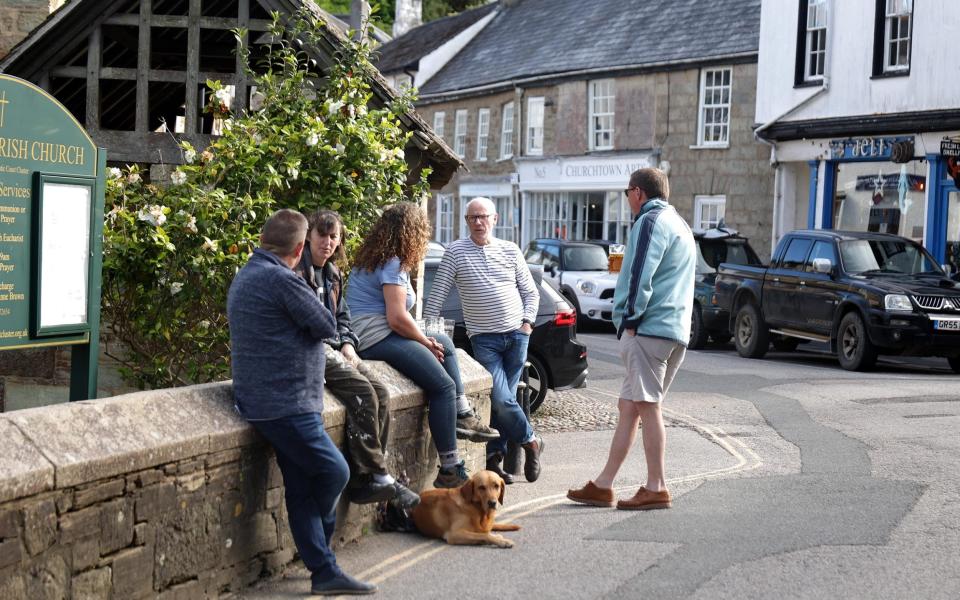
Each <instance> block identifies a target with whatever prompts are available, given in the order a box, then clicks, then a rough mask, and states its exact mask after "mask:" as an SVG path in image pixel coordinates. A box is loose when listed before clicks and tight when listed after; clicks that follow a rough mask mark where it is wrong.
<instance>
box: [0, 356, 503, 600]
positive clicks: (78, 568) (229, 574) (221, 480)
mask: <svg viewBox="0 0 960 600" xmlns="http://www.w3.org/2000/svg"><path fill="white" fill-rule="evenodd" d="M460 364H461V368H462V373H463V379H464V385H465V387H466V391H467V393H468V395H470V396H471V401H472V402H473V404H474V405H475V406H477V408H478V409H479V410H480V411H481V413H482V414H483V415H484V416H488V415H489V389H490V386H491V380H490V376H489V374H488V373H487V372H486V371H485V370H484V369H483V368H482V367H480V366H479V365H478V364H477V363H476V362H474V361H473V360H472V359H470V358H469V357H468V356H467V355H466V354H465V353H463V352H462V351H460ZM373 366H374V368H375V370H376V372H377V374H378V375H379V376H380V377H381V378H382V379H383V381H386V382H389V387H390V391H391V397H390V409H391V413H392V415H393V419H394V422H393V427H392V439H391V442H390V447H389V453H388V463H389V465H390V468H391V471H392V472H393V473H395V474H401V475H403V474H405V475H406V476H407V477H409V478H410V481H411V486H412V487H413V488H414V489H422V488H423V487H425V486H429V485H430V483H431V482H432V481H433V478H434V477H435V475H436V470H437V464H436V463H437V461H436V452H435V451H434V450H433V443H432V441H431V439H430V436H429V433H428V431H427V422H426V421H427V420H426V409H425V406H424V400H423V396H422V393H421V392H420V390H419V389H418V388H416V387H415V386H414V385H413V384H412V382H410V381H409V380H407V379H405V378H403V377H402V376H401V375H400V374H399V373H397V372H396V371H395V370H393V369H391V368H390V367H389V366H387V365H385V364H383V363H374V365H373ZM324 420H325V422H326V427H327V431H328V432H329V433H330V434H331V436H332V437H333V438H334V440H336V441H337V442H338V443H341V442H342V439H343V426H344V414H343V408H342V407H341V406H340V405H339V403H338V402H337V401H336V400H335V399H334V398H333V397H332V396H331V395H329V394H328V400H327V402H326V408H325V410H324ZM460 449H461V452H462V453H464V456H465V458H466V460H467V466H468V468H471V469H474V470H476V469H480V468H482V464H483V462H482V461H483V446H482V445H479V444H468V443H463V442H461V448H460ZM374 517H375V513H374V508H373V507H372V506H364V507H359V506H356V505H351V504H347V503H345V502H344V503H342V504H341V506H340V508H339V514H338V530H337V540H338V542H337V543H338V544H342V543H344V542H346V541H350V540H355V539H357V538H359V537H360V536H361V535H363V534H364V533H366V532H368V531H370V530H371V529H372V527H373V525H374ZM293 559H294V545H293V541H292V538H291V535H290V531H289V527H288V525H287V515H286V509H285V507H284V502H283V487H282V479H281V476H280V472H279V470H278V468H277V466H276V462H275V460H274V459H273V457H272V453H271V451H270V450H269V448H268V447H267V446H265V444H264V443H263V441H262V440H261V439H260V438H259V437H258V436H257V435H256V434H255V433H254V432H253V430H252V429H251V428H250V427H249V426H248V425H247V424H246V423H245V422H244V421H242V420H241V419H240V418H239V417H237V415H236V414H235V412H234V410H233V400H232V392H231V386H230V384H229V382H226V383H218V384H208V385H202V386H192V387H185V388H175V389H167V390H157V391H152V392H139V393H135V394H128V395H125V396H117V397H113V398H105V399H101V400H90V401H84V402H76V403H70V404H61V405H56V406H48V407H42V408H36V409H29V410H23V411H16V412H13V413H7V414H4V415H0V598H2V599H6V598H18V599H19V598H31V599H34V598H36V599H40V598H104V599H107V598H123V599H124V600H127V599H136V598H148V597H150V598H153V597H159V598H168V599H169V598H178V599H186V598H211V597H212V598H216V597H218V596H220V595H222V594H226V593H234V592H236V591H238V590H239V589H241V588H243V587H244V586H246V585H249V584H250V583H252V582H254V581H256V580H258V579H260V578H262V577H268V576H271V575H274V574H276V573H278V572H279V571H280V570H281V569H282V568H283V567H284V565H286V564H287V563H289V562H291V561H292V560H293Z"/></svg>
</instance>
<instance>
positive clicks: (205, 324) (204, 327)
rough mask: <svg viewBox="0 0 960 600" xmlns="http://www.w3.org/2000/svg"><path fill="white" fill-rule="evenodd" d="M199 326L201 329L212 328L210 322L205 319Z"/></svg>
mask: <svg viewBox="0 0 960 600" xmlns="http://www.w3.org/2000/svg"><path fill="white" fill-rule="evenodd" d="M197 325H199V326H200V328H201V329H208V328H209V327H210V321H208V320H206V319H204V320H202V321H200V322H199V323H197Z"/></svg>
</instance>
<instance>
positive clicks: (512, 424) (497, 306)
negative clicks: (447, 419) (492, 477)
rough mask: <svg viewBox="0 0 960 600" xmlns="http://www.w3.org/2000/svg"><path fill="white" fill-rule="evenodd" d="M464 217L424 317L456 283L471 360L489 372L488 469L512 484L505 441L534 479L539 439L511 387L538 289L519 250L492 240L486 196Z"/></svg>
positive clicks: (493, 215) (493, 218)
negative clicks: (517, 449) (518, 449)
mask: <svg viewBox="0 0 960 600" xmlns="http://www.w3.org/2000/svg"><path fill="white" fill-rule="evenodd" d="M465 218H466V219H467V225H468V226H469V228H470V237H469V238H467V239H462V240H457V241H455V242H453V243H452V244H450V246H448V247H447V250H446V252H445V253H444V255H443V260H441V261H440V266H439V267H438V269H437V275H436V277H435V278H434V281H433V289H432V290H431V292H430V298H429V299H428V300H427V304H426V306H425V307H424V309H423V316H424V317H435V316H438V315H439V314H440V309H441V308H442V307H443V301H444V300H445V299H446V297H447V294H449V293H450V289H451V288H452V287H453V286H454V285H456V286H457V290H458V291H459V292H460V300H461V302H462V304H463V320H464V321H465V322H466V325H467V335H469V336H470V344H471V345H472V346H473V357H474V358H475V359H476V360H477V361H478V362H479V363H480V364H482V365H483V366H484V368H486V369H487V370H488V371H490V374H491V375H492V376H493V389H492V390H491V392H490V401H491V406H492V411H491V412H492V414H491V417H490V424H491V425H492V426H493V428H494V429H496V430H497V431H499V432H500V439H498V440H494V441H492V442H488V443H487V469H489V470H491V471H494V472H496V473H497V474H498V475H500V476H501V477H503V479H504V481H505V482H507V483H512V482H513V477H512V476H510V474H509V473H505V472H504V471H503V469H502V468H501V467H500V462H501V461H502V460H503V456H504V454H505V453H506V449H507V442H508V441H512V442H516V443H518V444H521V446H522V447H523V450H524V454H525V460H524V466H523V473H524V476H525V477H526V478H527V481H531V482H532V481H536V480H537V478H538V477H540V453H541V451H542V450H543V439H542V438H541V437H540V436H538V435H535V434H534V433H533V428H532V427H531V426H530V421H529V420H527V416H526V415H525V414H524V413H523V409H521V408H520V405H519V404H517V384H518V383H519V382H520V373H521V372H522V371H523V363H524V362H526V360H527V344H528V343H529V341H530V333H531V332H532V331H533V322H534V320H535V319H536V317H537V308H538V307H539V305H540V293H539V292H538V291H537V286H536V283H535V282H534V281H533V277H532V276H531V275H530V269H529V268H528V267H527V263H526V261H524V259H523V254H521V252H520V248H518V247H517V245H516V244H514V243H512V242H508V241H505V240H499V239H497V238H495V237H493V228H494V226H495V225H496V224H497V209H496V206H495V205H494V203H493V202H492V201H491V200H490V199H489V198H474V199H473V200H471V201H470V203H468V204H467V214H466V217H465Z"/></svg>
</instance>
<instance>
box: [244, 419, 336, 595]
mask: <svg viewBox="0 0 960 600" xmlns="http://www.w3.org/2000/svg"><path fill="white" fill-rule="evenodd" d="M250 425H252V426H253V428H254V429H256V430H257V431H258V432H260V435H262V436H263V437H265V438H266V439H267V441H268V442H270V445H271V446H273V450H274V452H275V453H276V455H277V465H278V466H279V467H280V473H281V474H282V475H283V485H284V488H285V492H286V501H287V514H288V515H289V520H290V532H291V533H292V534H293V541H294V543H296V545H297V551H299V552H300V558H301V559H302V560H303V564H304V565H305V566H306V567H307V568H308V569H310V571H311V573H312V574H313V577H314V581H327V580H329V579H332V578H334V577H336V576H338V575H340V573H341V571H340V568H339V567H338V566H337V559H336V557H335V556H334V555H333V551H332V550H331V549H330V541H331V540H332V539H333V530H334V528H335V527H336V525H337V502H338V500H339V499H340V493H341V492H342V491H343V488H344V487H346V485H347V479H348V478H349V477H350V469H349V468H348V467H347V461H346V460H345V459H344V458H343V454H341V453H340V450H339V449H338V448H337V447H336V445H334V443H333V440H331V439H330V436H328V435H327V432H326V431H324V429H323V415H321V414H320V413H316V412H312V413H304V414H300V415H292V416H289V417H283V418H280V419H273V420H270V421H250Z"/></svg>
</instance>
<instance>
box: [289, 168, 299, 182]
mask: <svg viewBox="0 0 960 600" xmlns="http://www.w3.org/2000/svg"><path fill="white" fill-rule="evenodd" d="M287 173H289V174H290V179H293V180H294V181H296V179H297V178H298V177H300V169H298V168H296V167H287Z"/></svg>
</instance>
